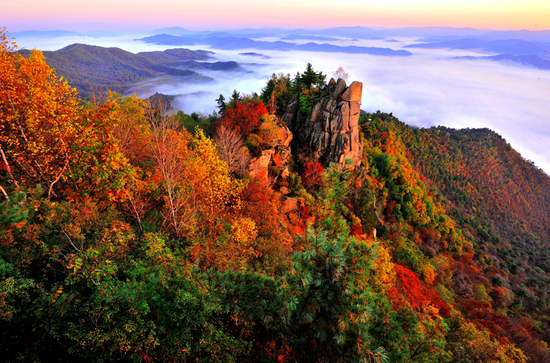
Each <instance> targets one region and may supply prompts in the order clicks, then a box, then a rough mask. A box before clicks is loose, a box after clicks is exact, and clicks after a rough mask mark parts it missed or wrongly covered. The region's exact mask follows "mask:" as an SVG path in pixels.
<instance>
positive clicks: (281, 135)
mask: <svg viewBox="0 0 550 363" xmlns="http://www.w3.org/2000/svg"><path fill="white" fill-rule="evenodd" d="M268 117H269V119H268V120H266V122H265V123H264V125H262V127H264V126H265V127H266V128H268V129H269V130H266V134H268V135H269V137H266V138H265V139H264V140H263V141H264V142H265V145H264V147H265V148H264V150H262V153H261V155H260V156H258V157H256V158H253V159H252V160H251V161H250V166H249V170H250V176H251V177H253V178H255V179H257V180H261V181H263V182H265V183H267V180H268V173H269V166H270V165H272V166H273V167H274V168H275V170H278V171H279V175H280V176H281V177H282V178H286V177H287V176H288V173H289V172H288V165H289V163H290V158H291V156H292V155H291V153H290V142H291V141H292V133H291V132H290V130H289V129H288V127H287V126H286V125H285V123H284V122H283V121H282V120H281V119H280V118H279V117H277V116H275V115H270V116H268Z"/></svg>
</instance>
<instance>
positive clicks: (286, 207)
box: [283, 197, 298, 213]
mask: <svg viewBox="0 0 550 363" xmlns="http://www.w3.org/2000/svg"><path fill="white" fill-rule="evenodd" d="M297 209H298V200H296V198H288V197H287V198H285V201H284V202H283V212H284V213H288V212H292V211H294V210H297Z"/></svg>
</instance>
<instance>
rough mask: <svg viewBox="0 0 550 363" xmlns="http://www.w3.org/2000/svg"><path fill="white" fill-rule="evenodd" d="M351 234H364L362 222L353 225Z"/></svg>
mask: <svg viewBox="0 0 550 363" xmlns="http://www.w3.org/2000/svg"><path fill="white" fill-rule="evenodd" d="M349 234H350V235H351V236H360V235H362V234H363V226H362V225H361V223H356V224H354V225H352V226H351V230H350V233H349Z"/></svg>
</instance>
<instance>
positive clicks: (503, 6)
mask: <svg viewBox="0 0 550 363" xmlns="http://www.w3.org/2000/svg"><path fill="white" fill-rule="evenodd" d="M0 8H1V9H2V15H0V26H1V25H5V26H8V29H9V30H11V31H19V30H26V29H60V28H63V29H71V30H73V29H74V30H90V29H94V30H102V29H105V28H110V29H113V30H122V29H121V28H127V29H129V30H130V29H136V28H138V29H139V28H141V29H150V28H151V27H164V26H181V27H184V28H189V29H223V28H226V29H227V28H244V27H253V28H260V27H290V28H298V27H306V28H312V27H315V28H325V27H332V26H357V25H359V26H367V27H404V26H452V27H474V28H490V29H509V30H518V29H529V30H543V29H550V1H547V0H544V1H541V0H521V1H520V0H417V1H414V2H413V1H407V0H385V1H379V2H378V3H377V4H373V3H371V2H367V1H364V0H347V1H344V2H337V1H334V0H331V1H318V0H317V1H314V0H301V1H296V0H278V1H264V0H255V1H249V0H239V1H222V0H202V1H193V2H191V1H182V0H156V1H149V0H148V1H144V0H116V1H113V0H109V1H108V0H94V1H86V2H78V1H73V0H49V1H43V0H0Z"/></svg>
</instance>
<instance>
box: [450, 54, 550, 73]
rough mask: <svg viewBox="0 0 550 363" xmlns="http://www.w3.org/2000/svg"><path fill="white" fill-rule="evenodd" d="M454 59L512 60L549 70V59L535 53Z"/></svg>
mask: <svg viewBox="0 0 550 363" xmlns="http://www.w3.org/2000/svg"><path fill="white" fill-rule="evenodd" d="M456 59H472V60H477V59H488V60H492V61H497V62H513V63H517V64H521V65H524V66H530V67H535V68H538V69H545V70H550V61H549V60H546V59H542V58H541V57H539V56H536V55H510V54H499V55H493V56H488V57H457V58H456Z"/></svg>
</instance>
